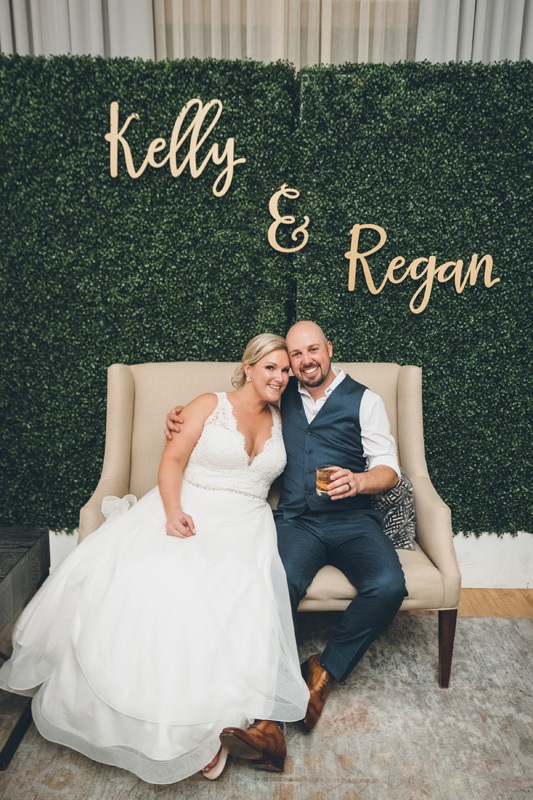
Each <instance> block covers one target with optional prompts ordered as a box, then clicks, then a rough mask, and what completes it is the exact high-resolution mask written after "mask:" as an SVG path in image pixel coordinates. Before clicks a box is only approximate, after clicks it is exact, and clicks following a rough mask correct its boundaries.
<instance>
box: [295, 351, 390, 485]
mask: <svg viewBox="0 0 533 800" xmlns="http://www.w3.org/2000/svg"><path fill="white" fill-rule="evenodd" d="M332 370H333V373H334V375H335V380H334V381H333V383H331V384H330V385H329V386H328V388H327V389H326V393H325V395H324V397H319V398H318V400H316V401H315V400H313V398H312V397H311V395H310V394H309V392H308V391H307V389H306V388H305V386H302V384H301V383H300V381H298V391H299V393H300V396H301V398H302V403H303V407H304V411H305V416H306V417H307V421H308V422H309V423H310V422H312V421H313V420H314V418H315V417H316V415H317V414H318V412H319V411H320V409H321V408H322V406H323V405H324V403H325V402H326V400H327V399H328V397H329V396H330V395H331V394H332V392H334V391H335V389H336V388H337V386H339V384H341V383H342V381H343V380H344V379H345V377H346V373H345V372H344V371H343V370H342V369H339V368H338V367H332ZM359 423H360V425H361V441H362V445H363V453H364V456H365V458H366V460H367V464H368V469H372V467H377V466H378V465H383V466H386V467H391V469H393V470H394V471H395V472H396V474H397V475H398V477H400V466H399V464H398V455H397V452H396V442H395V441H394V437H393V435H392V434H391V432H390V425H389V418H388V417H387V412H386V411H385V404H384V402H383V400H382V399H381V397H380V396H379V395H377V394H375V393H374V392H371V391H370V389H366V390H365V391H364V393H363V396H362V398H361V405H360V408H359ZM339 466H341V467H342V464H339Z"/></svg>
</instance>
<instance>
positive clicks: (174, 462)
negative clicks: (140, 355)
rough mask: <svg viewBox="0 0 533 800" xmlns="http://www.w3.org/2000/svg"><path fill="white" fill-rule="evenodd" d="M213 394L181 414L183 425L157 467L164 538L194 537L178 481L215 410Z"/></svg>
mask: <svg viewBox="0 0 533 800" xmlns="http://www.w3.org/2000/svg"><path fill="white" fill-rule="evenodd" d="M216 404H217V398H216V395H214V394H202V395H200V397H197V398H196V399H195V400H193V401H192V402H191V403H188V405H186V406H185V408H184V409H182V411H181V417H182V418H183V422H184V423H186V425H185V427H184V429H183V431H181V435H180V436H175V437H174V438H173V439H172V440H171V441H169V442H167V446H166V447H165V450H164V452H163V456H162V458H161V463H160V465H159V478H158V483H159V491H160V493H161V499H162V500H163V506H164V508H165V514H166V515H167V534H168V535H169V536H177V537H178V538H179V539H185V538H187V537H188V536H194V533H195V530H194V522H193V520H192V518H191V517H190V516H189V514H186V513H185V512H184V511H183V509H182V508H181V501H180V495H181V481H182V477H183V470H184V469H185V466H186V464H187V461H188V460H189V456H190V455H191V453H192V451H193V448H194V446H195V445H196V442H197V441H198V439H199V438H200V436H201V433H202V429H203V426H204V422H205V421H206V419H207V418H208V417H209V415H210V414H212V413H213V411H214V410H215V408H216Z"/></svg>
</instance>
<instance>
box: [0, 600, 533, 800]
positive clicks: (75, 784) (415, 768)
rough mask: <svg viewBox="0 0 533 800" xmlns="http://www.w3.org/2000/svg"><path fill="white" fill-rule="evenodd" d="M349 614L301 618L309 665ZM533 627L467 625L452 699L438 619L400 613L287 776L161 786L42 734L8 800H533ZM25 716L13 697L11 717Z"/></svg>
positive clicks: (511, 622) (243, 765) (28, 746)
mask: <svg viewBox="0 0 533 800" xmlns="http://www.w3.org/2000/svg"><path fill="white" fill-rule="evenodd" d="M337 620H338V616H337V615H336V614H303V615H301V623H300V630H299V634H298V639H299V643H300V652H301V657H302V660H303V659H305V658H307V656H309V655H311V654H312V653H314V652H317V651H319V650H321V649H322V648H323V646H324V642H325V641H326V638H327V636H328V634H329V633H330V632H331V630H332V629H333V628H334V626H335V625H336V624H337ZM532 645H533V621H532V620H530V619H508V618H465V617H463V618H459V620H458V625H457V635H456V644H455V654H454V662H453V666H452V678H451V683H450V688H449V689H447V690H446V689H439V687H438V684H437V619H436V617H434V616H410V615H408V614H400V615H399V617H398V618H397V619H396V621H395V622H394V623H393V625H392V626H391V628H390V630H389V631H388V632H387V633H386V634H384V635H383V636H381V637H380V639H379V640H378V641H377V642H375V643H374V645H373V646H372V647H371V649H370V650H369V652H368V653H367V654H366V656H365V658H364V659H363V661H362V662H361V663H360V664H359V665H358V667H357V668H356V669H355V671H354V672H353V674H352V676H351V677H350V680H349V681H348V683H347V684H346V686H338V687H336V688H335V689H334V690H333V692H332V694H331V695H330V698H329V699H328V702H327V705H326V708H325V710H324V714H323V716H322V718H321V720H320V722H319V723H318V725H317V727H316V729H315V730H314V732H313V733H311V734H309V735H306V734H304V733H302V732H300V730H299V729H298V727H297V726H296V725H287V731H286V737H287V744H288V749H289V758H288V759H287V762H286V769H285V772H284V773H283V774H274V773H267V772H260V771H256V770H253V769H252V768H251V767H250V766H249V764H248V763H247V762H244V761H236V760H234V761H230V762H229V765H228V767H227V769H226V771H225V772H224V774H223V775H222V776H221V778H219V780H218V781H216V782H213V783H210V782H208V781H206V780H205V779H204V778H203V777H202V776H200V775H194V776H193V777H191V778H189V779H188V780H186V781H183V782H181V783H179V784H175V785H172V786H152V785H149V784H145V783H143V782H142V781H140V780H139V779H137V778H135V777H134V776H132V775H130V774H128V773H126V772H123V771H122V770H118V769H113V768H111V767H106V766H103V765H100V764H95V763H93V762H91V761H89V760H88V759H87V758H85V757H83V756H81V755H79V754H78V753H75V752H72V751H70V750H67V749H66V748H64V747H60V746H58V745H54V744H51V743H49V742H46V741H45V740H43V739H41V737H40V736H39V735H38V734H37V732H36V730H35V728H34V726H33V725H32V727H31V728H30V730H29V731H28V733H27V734H26V737H25V738H24V740H23V742H22V744H21V745H20V747H19V750H18V752H17V754H16V756H15V758H14V759H13V761H12V763H11V765H10V767H9V768H8V770H7V771H6V772H4V773H0V797H1V798H3V800H33V799H34V798H35V800H37V798H38V799H39V800H40V798H68V800H152V798H154V800H155V799H156V798H157V799H158V800H159V799H161V800H167V798H187V800H196V799H197V798H202V799H205V800H248V798H250V800H251V799H252V798H254V800H255V799H257V800H526V798H528V800H531V798H533V699H532V685H533V674H532V664H531V661H532V653H533V647H532ZM11 713H13V703H12V701H11V699H10V697H9V696H8V695H6V694H5V693H2V694H1V695H0V717H3V719H4V721H5V719H6V715H9V714H11Z"/></svg>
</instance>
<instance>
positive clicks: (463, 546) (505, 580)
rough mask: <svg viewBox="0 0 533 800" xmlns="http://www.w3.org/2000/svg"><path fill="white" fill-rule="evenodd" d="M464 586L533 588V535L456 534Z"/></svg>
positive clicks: (455, 539) (466, 587) (471, 587)
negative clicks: (477, 535)
mask: <svg viewBox="0 0 533 800" xmlns="http://www.w3.org/2000/svg"><path fill="white" fill-rule="evenodd" d="M453 541H454V544H455V552H456V553H457V559H458V561H459V568H460V570H461V575H462V579H463V588H464V589H531V588H532V586H533V536H532V535H531V534H530V533H524V532H521V533H519V534H518V535H517V536H511V534H510V533H506V534H504V535H503V536H496V534H495V533H484V534H483V535H482V536H480V537H479V538H478V539H476V538H475V536H463V535H462V534H458V535H457V536H455V537H454V540H453Z"/></svg>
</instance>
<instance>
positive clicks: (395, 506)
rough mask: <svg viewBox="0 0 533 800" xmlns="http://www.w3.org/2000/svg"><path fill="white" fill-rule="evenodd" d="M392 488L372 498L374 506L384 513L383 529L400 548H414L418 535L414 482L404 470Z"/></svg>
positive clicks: (395, 545)
mask: <svg viewBox="0 0 533 800" xmlns="http://www.w3.org/2000/svg"><path fill="white" fill-rule="evenodd" d="M401 473H402V475H401V478H400V480H399V481H398V483H397V484H396V486H393V487H392V489H388V490H387V491H386V492H381V493H380V494H374V495H372V498H371V503H372V508H375V509H378V511H381V513H382V514H383V530H384V531H385V533H386V534H387V536H388V537H389V539H390V540H391V541H392V543H393V545H394V547H396V548H397V549H398V550H414V549H415V536H416V517H415V498H414V493H413V484H412V483H411V481H410V480H409V478H408V476H407V474H406V473H405V472H404V470H403V469H402V470H401Z"/></svg>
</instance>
